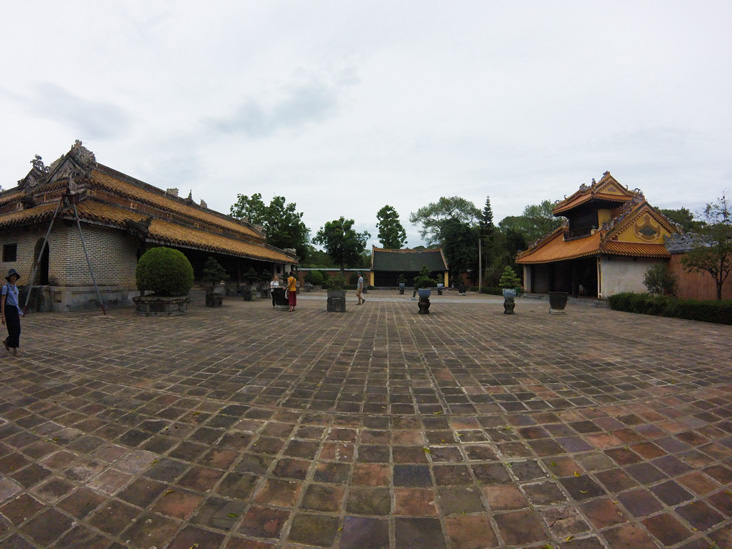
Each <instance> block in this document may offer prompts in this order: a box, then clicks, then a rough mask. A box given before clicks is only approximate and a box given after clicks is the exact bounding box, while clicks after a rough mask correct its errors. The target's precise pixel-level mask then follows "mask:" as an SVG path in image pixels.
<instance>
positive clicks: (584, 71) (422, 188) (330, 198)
mask: <svg viewBox="0 0 732 549" xmlns="http://www.w3.org/2000/svg"><path fill="white" fill-rule="evenodd" d="M0 6H1V8H0V12H1V13H2V15H1V16H0V52H1V53H0V127H1V128H2V130H1V131H2V146H1V147H0V185H2V187H3V188H5V189H8V188H10V187H13V186H15V185H16V184H17V180H19V179H21V178H22V177H24V176H25V174H26V173H27V172H28V170H29V169H30V163H29V162H30V160H31V159H32V158H33V155H35V154H39V155H41V156H42V157H43V159H44V161H46V163H47V164H50V163H51V162H52V161H53V160H54V159H56V158H57V157H59V156H60V155H61V154H63V153H65V152H67V151H68V149H69V148H70V147H71V145H72V144H73V143H74V140H75V139H81V140H82V141H83V142H84V144H85V145H86V146H87V147H88V148H89V149H90V150H92V151H93V152H94V153H95V154H96V157H97V161H99V162H100V163H102V164H105V165H107V166H110V167H112V168H114V169H116V170H119V171H121V172H124V173H126V174H128V175H131V176H133V177H136V178H138V179H141V180H143V181H145V182H147V183H150V184H152V185H155V186H157V187H160V188H163V189H164V188H168V187H178V188H180V191H181V194H182V195H184V196H187V195H188V192H189V191H192V192H193V198H194V199H195V200H197V201H198V200H200V199H204V200H205V201H206V202H207V203H208V205H209V207H211V208H213V209H216V210H218V211H221V212H224V213H228V212H229V207H230V206H231V204H233V203H234V202H235V201H236V196H237V193H241V194H247V195H251V194H253V193H255V192H259V193H261V194H262V195H263V197H264V199H265V201H266V202H269V200H270V199H271V198H272V197H273V196H275V195H281V196H284V197H285V198H286V199H287V201H288V202H295V203H296V204H297V209H298V211H301V212H304V214H305V215H304V221H305V223H306V224H307V225H308V227H309V228H310V229H311V231H312V232H313V234H314V233H315V232H316V231H317V230H318V229H319V228H320V227H321V226H322V225H323V224H324V223H325V222H326V221H329V220H332V219H335V218H337V217H339V216H341V215H342V216H345V217H346V218H352V219H354V220H355V221H356V225H357V227H358V228H359V230H368V231H369V232H370V233H371V234H372V239H371V241H370V244H376V245H379V243H378V241H377V240H376V235H377V230H376V226H375V225H376V212H377V211H378V210H379V209H380V208H381V207H382V206H384V205H386V204H390V205H392V206H394V207H395V208H396V210H397V211H398V212H399V215H400V217H401V220H402V224H403V225H404V227H405V229H406V230H407V233H408V245H410V246H415V245H418V244H421V243H422V242H421V241H420V239H419V236H418V227H416V226H414V225H412V224H410V223H409V214H410V212H414V211H416V210H417V209H418V208H419V207H421V206H424V205H426V204H428V203H429V202H433V201H435V200H437V199H438V198H439V197H440V196H454V195H458V196H462V197H464V198H467V199H469V200H472V201H473V202H474V203H475V204H476V206H478V207H482V206H483V204H484V203H485V199H486V196H490V198H491V203H492V206H493V211H494V217H495V221H496V222H498V221H499V220H500V219H502V218H503V217H505V216H507V215H518V214H520V213H521V211H522V210H523V208H524V206H526V205H527V204H535V203H538V202H540V201H541V200H544V199H550V200H557V199H561V198H563V197H564V195H569V194H571V193H573V192H574V191H576V190H577V188H578V187H579V185H580V184H582V183H589V182H590V181H591V180H592V178H596V179H599V178H600V177H602V174H603V172H605V171H606V170H609V171H610V172H611V173H612V174H613V175H614V176H615V177H616V178H617V179H618V180H619V181H620V182H621V183H623V184H624V185H626V186H628V187H630V188H631V189H633V188H636V187H638V188H640V189H641V190H643V191H644V193H645V196H646V198H647V200H648V201H649V202H650V203H651V204H652V205H654V206H657V207H661V208H678V207H682V206H684V207H688V208H690V209H691V210H692V211H698V210H700V209H701V207H702V206H703V205H704V204H705V203H707V202H710V201H712V200H714V199H715V198H716V197H718V196H720V195H721V194H722V192H723V191H724V190H729V189H731V188H732V107H731V105H732V70H730V59H732V32H730V25H732V2H730V1H728V0H724V1H704V0H702V1H697V2H689V1H680V2H679V1H669V0H662V1H657V2H652V1H643V2H639V1H637V0H634V1H632V2H622V1H615V2H607V1H602V2H594V1H587V0H582V1H577V2H553V1H548V0H541V1H535V2H529V1H527V2H498V1H482V0H481V1H459V0H458V1H451V2H437V1H426V0H415V1H403V2H399V1H394V0H390V1H368V2H366V1H361V2H357V1H355V0H354V1H343V0H337V1H332V2H321V1H307V2H304V1H302V0H297V1H295V0H293V1H290V2H277V1H266V2H263V1H261V0H260V1H256V2H255V1H216V0H211V1H208V2H200V1H195V2H193V1H191V2H187V1H181V2H172V1H157V2H154V1H150V0H144V1H139V2H138V1H132V0H125V1H123V2H122V1H120V2H115V1H104V2H100V1H98V0H97V1H94V2H81V1H73V0H71V1H66V2H59V1H57V0H54V1H38V0H34V1H32V2H30V1H27V2H10V1H8V0H3V1H2V3H1V4H0Z"/></svg>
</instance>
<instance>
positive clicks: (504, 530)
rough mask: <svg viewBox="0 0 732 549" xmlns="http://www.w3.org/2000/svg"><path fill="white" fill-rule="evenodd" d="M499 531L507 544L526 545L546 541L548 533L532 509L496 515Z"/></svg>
mask: <svg viewBox="0 0 732 549" xmlns="http://www.w3.org/2000/svg"><path fill="white" fill-rule="evenodd" d="M494 519H495V521H496V523H497V524H498V533H499V535H500V536H501V538H502V539H503V542H504V543H505V544H506V545H520V546H525V545H528V544H532V543H539V542H542V541H544V540H545V539H547V538H546V534H545V533H544V528H543V527H542V525H541V521H540V520H539V518H538V516H537V514H536V513H535V512H533V511H530V510H525V511H513V512H510V513H501V514H497V515H494Z"/></svg>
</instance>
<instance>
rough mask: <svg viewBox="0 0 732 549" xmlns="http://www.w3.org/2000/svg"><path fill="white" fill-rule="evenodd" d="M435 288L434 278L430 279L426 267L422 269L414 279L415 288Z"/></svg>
mask: <svg viewBox="0 0 732 549" xmlns="http://www.w3.org/2000/svg"><path fill="white" fill-rule="evenodd" d="M435 286H437V281H436V280H435V279H434V278H430V271H429V270H428V269H427V267H426V266H424V267H422V270H421V271H420V272H419V274H418V275H417V276H416V277H415V278H414V287H415V288H434V287H435Z"/></svg>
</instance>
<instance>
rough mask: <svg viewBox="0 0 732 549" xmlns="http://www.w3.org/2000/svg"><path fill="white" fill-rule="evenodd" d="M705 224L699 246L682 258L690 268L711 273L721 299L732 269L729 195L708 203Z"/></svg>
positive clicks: (731, 215) (731, 213)
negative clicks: (723, 287)
mask: <svg viewBox="0 0 732 549" xmlns="http://www.w3.org/2000/svg"><path fill="white" fill-rule="evenodd" d="M702 217H704V222H705V225H704V226H703V227H702V228H700V229H699V230H698V231H697V234H699V236H700V238H699V241H698V243H697V245H696V246H695V247H694V248H692V249H691V250H690V251H689V252H687V253H686V254H685V255H684V257H683V258H682V259H681V264H682V265H683V266H684V269H685V270H686V271H694V272H706V273H709V274H710V275H711V276H712V278H714V282H715V284H716V285H717V299H722V286H723V285H724V282H725V281H726V280H727V277H728V276H729V273H730V271H732V211H730V204H729V202H728V201H727V196H726V195H725V194H723V195H722V197H721V198H718V199H717V201H716V202H712V203H711V204H707V206H706V208H704V212H703V214H702Z"/></svg>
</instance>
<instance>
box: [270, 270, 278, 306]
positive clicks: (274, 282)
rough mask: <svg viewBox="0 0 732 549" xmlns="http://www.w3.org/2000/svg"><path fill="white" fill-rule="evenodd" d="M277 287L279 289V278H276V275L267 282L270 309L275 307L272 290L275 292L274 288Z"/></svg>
mask: <svg viewBox="0 0 732 549" xmlns="http://www.w3.org/2000/svg"><path fill="white" fill-rule="evenodd" d="M279 287H280V277H279V276H277V275H274V276H273V277H272V280H270V281H269V293H270V295H271V296H272V307H274V306H275V293H274V290H275V288H279Z"/></svg>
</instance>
